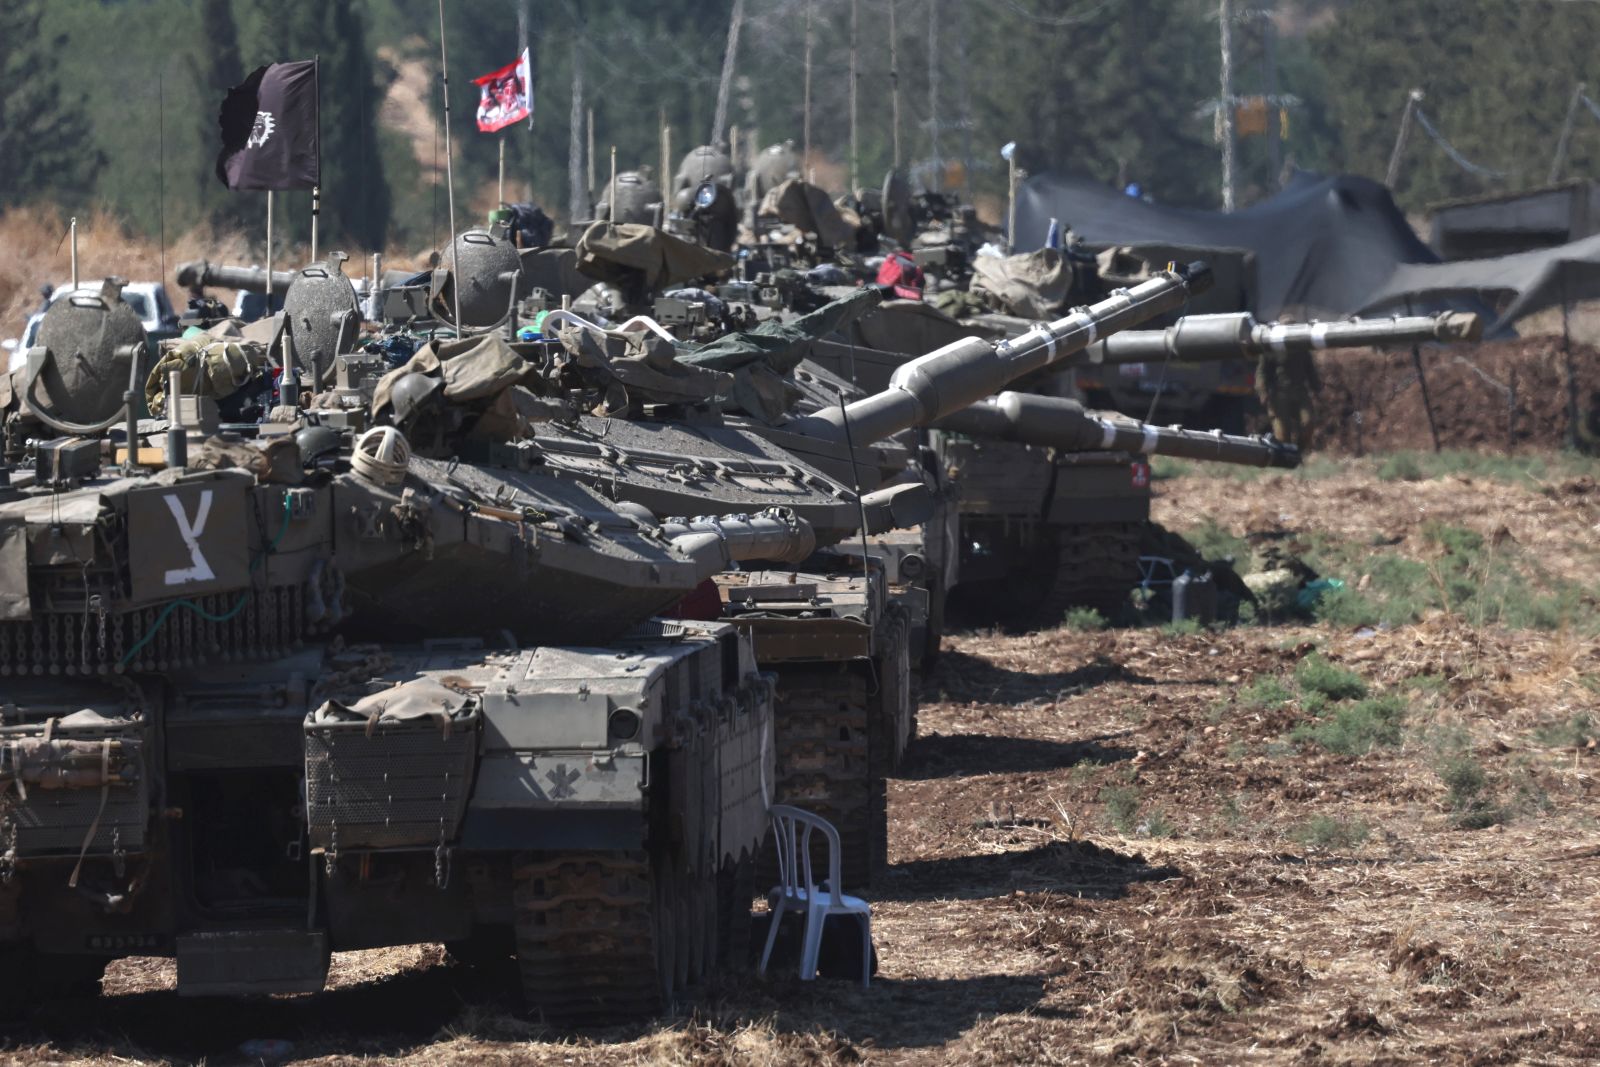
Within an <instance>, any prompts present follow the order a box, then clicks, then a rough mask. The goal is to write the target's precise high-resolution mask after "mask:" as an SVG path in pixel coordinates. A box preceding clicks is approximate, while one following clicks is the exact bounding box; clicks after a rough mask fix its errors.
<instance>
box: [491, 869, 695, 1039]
mask: <svg viewBox="0 0 1600 1067" xmlns="http://www.w3.org/2000/svg"><path fill="white" fill-rule="evenodd" d="M655 873H656V872H655V871H653V870H652V868H651V864H650V860H649V857H648V856H647V855H645V854H644V853H643V852H542V853H536V854H530V855H528V856H523V857H519V859H518V861H517V862H516V864H515V866H514V875H515V878H516V890H515V896H514V901H515V905H516V941H517V964H518V968H519V970H520V971H521V974H522V992H523V996H524V997H525V998H526V1000H527V1005H528V1008H529V1010H530V1011H533V1012H537V1013H539V1014H541V1015H543V1016H544V1017H545V1019H546V1020H548V1021H549V1022H551V1023H553V1024H555V1025H557V1026H599V1025H604V1024H607V1023H613V1022H622V1021H629V1020H634V1019H638V1018H641V1017H647V1016H650V1015H655V1014H658V1013H659V1012H660V1011H661V1010H662V1009H663V1008H664V1007H665V1006H666V1005H667V1004H669V1003H670V1002H671V997H672V992H673V980H672V979H673V974H674V971H675V968H676V963H675V962H674V960H673V954H672V949H671V944H670V940H668V939H670V937H671V930H672V925H673V924H672V921H671V919H670V918H664V917H670V916H671V915H672V910H671V907H670V905H669V904H668V902H667V901H666V900H664V899H663V895H664V894H665V888H664V885H660V884H659V883H664V882H665V879H658V878H656V877H655Z"/></svg>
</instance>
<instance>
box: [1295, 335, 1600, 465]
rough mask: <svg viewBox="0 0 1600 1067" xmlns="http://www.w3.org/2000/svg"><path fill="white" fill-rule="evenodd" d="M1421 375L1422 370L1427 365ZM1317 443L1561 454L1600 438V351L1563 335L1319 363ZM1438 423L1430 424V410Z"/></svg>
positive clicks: (1365, 449)
mask: <svg viewBox="0 0 1600 1067" xmlns="http://www.w3.org/2000/svg"><path fill="white" fill-rule="evenodd" d="M1419 362H1420V364H1421V372H1420V373H1419V372H1418V363H1419ZM1317 376H1318V378H1319V379H1320V380H1321V383H1322V389H1321V392H1320V393H1319V394H1318V395H1317V397H1316V418H1315V421H1314V425H1313V430H1312V443H1313V445H1314V446H1315V447H1316V448H1318V449H1320V450H1332V451H1339V452H1346V453H1351V454H1355V455H1364V454H1368V453H1372V452H1386V451H1393V450H1395V449H1407V448H1410V449H1424V448H1432V447H1433V444H1434V439H1433V433H1434V432H1437V434H1438V440H1439V444H1440V446H1441V447H1444V448H1488V449H1496V450H1498V449H1513V450H1515V449H1526V448H1560V447H1563V446H1564V445H1566V444H1568V442H1569V441H1570V440H1571V439H1572V438H1570V437H1569V434H1570V433H1571V432H1572V428H1573V427H1574V426H1575V427H1576V429H1577V433H1578V437H1579V439H1581V440H1583V441H1585V442H1593V441H1595V440H1596V439H1597V436H1600V349H1597V348H1595V347H1594V346H1593V345H1589V344H1583V343H1581V342H1579V341H1576V340H1572V341H1569V342H1563V340H1562V338H1561V337H1560V336H1559V335H1544V336H1530V337H1526V338H1523V339H1520V340H1516V341H1486V342H1483V343H1481V344H1470V345H1452V346H1447V347H1439V346H1429V347H1426V348H1424V349H1422V350H1421V353H1420V359H1419V360H1414V359H1413V358H1412V353H1411V350H1410V349H1385V350H1372V349H1363V350H1355V351H1348V350H1347V351H1343V352H1324V353H1321V354H1319V355H1318V357H1317ZM1430 410H1431V412H1432V417H1433V425H1432V428H1431V429H1430V426H1429V412H1430Z"/></svg>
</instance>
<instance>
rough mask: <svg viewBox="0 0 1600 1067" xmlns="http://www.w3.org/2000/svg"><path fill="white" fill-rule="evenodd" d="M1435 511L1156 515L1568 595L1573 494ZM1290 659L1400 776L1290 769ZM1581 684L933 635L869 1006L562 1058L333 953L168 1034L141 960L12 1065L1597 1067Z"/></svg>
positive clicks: (748, 994)
mask: <svg viewBox="0 0 1600 1067" xmlns="http://www.w3.org/2000/svg"><path fill="white" fill-rule="evenodd" d="M1459 481H1460V479H1446V480H1443V481H1441V482H1439V483H1402V482H1396V483H1379V482H1376V481H1374V480H1373V479H1372V478H1371V477H1370V474H1369V475H1368V476H1365V477H1363V475H1362V473H1361V471H1360V470H1356V471H1354V472H1353V473H1351V474H1349V475H1345V476H1340V477H1338V478H1331V479H1326V480H1320V481H1303V482H1302V481H1294V480H1291V479H1276V478H1264V479H1259V480H1255V481H1237V480H1232V479H1222V478H1217V479H1212V478H1206V477H1200V476H1196V475H1193V474H1190V475H1186V476H1184V477H1181V478H1178V479H1176V480H1174V481H1172V482H1168V483H1163V486H1162V492H1163V494H1164V496H1163V499H1161V500H1160V501H1158V518H1160V519H1162V520H1163V521H1164V522H1167V524H1168V525H1170V526H1173V527H1174V528H1176V529H1180V530H1181V529H1183V528H1184V527H1185V524H1186V522H1192V521H1195V520H1197V519H1198V517H1199V516H1200V515H1203V514H1211V515H1214V516H1215V517H1216V518H1217V520H1218V521H1219V522H1220V523H1221V524H1222V525H1223V526H1225V527H1228V528H1230V529H1232V530H1233V531H1234V532H1236V533H1243V532H1244V530H1245V528H1246V527H1248V526H1249V525H1250V524H1251V523H1252V522H1254V521H1257V520H1258V519H1261V517H1263V516H1265V517H1266V518H1267V519H1270V520H1272V521H1274V522H1278V523H1281V524H1292V525H1294V526H1296V527H1298V528H1303V529H1315V528H1324V529H1328V530H1331V531H1350V532H1351V533H1352V534H1355V533H1357V532H1359V531H1386V530H1399V531H1401V532H1404V531H1405V530H1406V529H1407V528H1408V527H1409V525H1410V524H1413V523H1416V522H1418V521H1420V518H1419V516H1420V515H1421V514H1423V513H1425V512H1426V509H1427V508H1429V507H1437V508H1445V507H1449V508H1450V509H1452V510H1451V513H1450V518H1451V521H1452V522H1456V523H1460V524H1462V525H1464V526H1468V527H1475V526H1483V527H1485V528H1493V527H1495V526H1498V525H1500V524H1507V523H1509V524H1510V525H1512V526H1514V527H1515V529H1514V530H1513V534H1514V536H1517V537H1519V538H1527V539H1528V541H1529V542H1534V541H1537V539H1538V538H1540V537H1542V538H1545V540H1544V541H1540V542H1538V543H1539V544H1540V547H1541V550H1548V552H1549V553H1550V554H1552V555H1561V554H1563V553H1566V554H1567V555H1568V556H1570V559H1571V560H1572V561H1574V562H1572V564H1571V566H1570V569H1569V570H1567V571H1566V572H1565V575H1566V580H1568V581H1571V582H1573V583H1579V584H1584V585H1587V586H1588V587H1589V588H1590V589H1591V590H1592V589H1593V585H1592V582H1593V580H1594V571H1593V569H1592V568H1591V567H1590V566H1589V565H1588V563H1587V562H1584V561H1592V554H1593V548H1592V547H1591V546H1592V542H1593V540H1594V524H1595V522H1596V520H1597V519H1600V515H1597V514H1596V513H1595V508H1596V505H1595V504H1594V503H1592V502H1589V501H1588V500H1587V497H1586V496H1585V499H1582V500H1577V501H1576V502H1569V503H1567V504H1563V505H1561V506H1560V507H1556V506H1555V505H1552V504H1551V502H1550V497H1549V494H1547V493H1544V492H1542V491H1541V490H1540V488H1539V487H1537V486H1525V485H1502V484H1499V483H1492V484H1490V483H1483V482H1478V483H1468V485H1467V486H1466V487H1463V486H1461V485H1458V484H1454V483H1457V482H1459ZM1580 495H1583V494H1580ZM1419 508H1420V509H1423V510H1422V511H1419ZM1508 516H1509V518H1508ZM1540 516H1542V518H1541V517H1540ZM1313 656H1316V657H1321V659H1324V660H1326V661H1327V662H1330V663H1332V664H1334V665H1337V666H1339V667H1342V668H1344V669H1346V670H1349V671H1353V672H1354V673H1355V674H1357V675H1359V676H1360V678H1361V679H1362V681H1363V683H1364V684H1365V686H1366V687H1367V688H1368V689H1369V690H1370V691H1371V692H1372V693H1374V694H1376V695H1380V696H1381V695H1389V696H1392V697H1394V698H1395V699H1396V700H1397V701H1398V702H1399V704H1400V706H1401V707H1403V708H1404V721H1403V728H1402V729H1401V730H1400V732H1399V734H1398V744H1394V745H1387V744H1380V745H1378V746H1377V747H1375V748H1373V749H1372V750H1371V751H1369V752H1365V753H1364V754H1359V755H1350V754H1340V753H1338V752H1335V751H1330V750H1329V749H1327V748H1325V747H1323V746H1321V745H1319V744H1317V743H1315V742H1313V741H1309V740H1306V739H1305V738H1304V737H1302V738H1301V739H1299V740H1296V739H1295V738H1294V737H1292V736H1291V735H1292V734H1293V733H1294V731H1295V729H1296V727H1297V726H1303V725H1304V724H1306V723H1309V722H1312V721H1313V717H1314V714H1315V712H1316V710H1317V709H1316V707H1315V701H1314V697H1313V696H1312V695H1311V691H1310V690H1309V689H1308V688H1307V687H1306V686H1305V685H1304V684H1302V683H1301V682H1299V681H1297V672H1301V673H1302V675H1303V672H1305V671H1307V670H1308V668H1306V667H1305V666H1304V664H1305V663H1306V662H1308V660H1309V658H1310V657H1313ZM1313 662H1316V661H1313ZM1269 678H1271V679H1277V680H1278V681H1279V682H1280V683H1281V685H1282V688H1281V690H1279V691H1277V693H1276V695H1273V692H1272V691H1271V687H1270V686H1268V685H1267V684H1266V683H1265V682H1264V681H1263V679H1269ZM1597 680H1600V642H1597V641H1596V639H1594V638H1593V637H1591V636H1588V635H1587V633H1586V632H1579V630H1578V629H1577V628H1572V629H1567V630H1553V631H1531V630H1530V631H1513V630H1506V629H1500V628H1495V627H1488V628H1482V627H1474V626H1472V625H1470V624H1469V622H1468V621H1466V620H1462V619H1459V618H1455V617H1452V616H1450V615H1448V614H1435V615H1434V616H1433V617H1430V618H1428V619H1427V620H1426V621H1424V622H1421V623H1418V624H1415V625H1410V626H1405V627H1400V628H1397V629H1389V630H1378V631H1376V632H1374V631H1371V630H1361V631H1354V632H1351V631H1342V630H1338V629H1335V628H1333V627H1330V626H1327V625H1311V624H1302V625H1295V626H1291V627H1281V626H1280V627H1270V628H1269V627H1263V626H1243V627H1238V628H1235V629H1231V630H1223V631H1216V632H1199V633H1171V632H1165V631H1162V630H1156V629H1143V630H1117V631H1105V632H1090V633H1080V632H1074V631H1071V630H1066V629H1060V630H1051V631H1043V632H1035V633H1027V634H1020V635H1018V634H1011V635H1005V634H1000V633H988V632H968V633H963V634H958V635H955V636H954V637H952V638H950V639H949V640H948V641H947V644H946V653H945V656H944V657H943V659H942V661H941V663H940V665H939V667H938V668H937V670H936V671H935V672H934V673H933V674H932V675H931V676H930V677H929V678H928V679H927V680H926V684H925V693H924V704H923V707H922V712H921V730H922V736H921V737H920V739H919V740H918V741H917V742H916V744H915V746H914V749H913V753H912V756H911V758H910V761H909V764H908V766H907V767H906V768H905V769H904V770H903V772H902V773H901V774H900V775H899V776H898V777H897V778H896V779H895V780H893V781H892V782H891V783H890V794H889V805H890V808H889V811H890V819H891V845H890V851H891V868H890V870H889V873H888V874H887V876H886V877H885V878H884V879H883V883H882V886H881V888H879V889H876V890H875V891H874V892H873V893H872V894H871V898H872V902H873V907H874V924H875V930H876V934H877V943H878V951H879V953H880V958H881V972H880V974H879V975H878V977H877V978H876V979H875V981H874V982H873V985H872V987H871V989H870V990H866V991H863V990H861V989H860V988H859V987H857V986H855V985H853V984H851V983H848V982H842V981H818V982H815V983H807V984H801V983H799V982H797V981H795V980H793V979H791V978H789V977H787V976H780V977H771V978H769V979H767V980H764V981H763V980H757V979H755V978H753V977H751V976H748V975H746V976H739V977H737V978H735V979H733V980H726V981H724V982H722V983H721V984H719V985H717V986H714V987H712V988H709V989H706V990H704V991H703V992H702V993H701V995H700V996H699V997H698V998H697V999H695V1000H694V1001H692V1002H691V1003H688V1004H686V1005H685V1006H684V1007H683V1008H682V1009H681V1011H680V1013H679V1014H678V1015H677V1016H676V1017H674V1018H670V1019H665V1020H661V1021H658V1022H656V1023H653V1024H650V1025H646V1026H641V1027H638V1028H633V1029H625V1030H615V1031H606V1032H602V1033H591V1034H582V1035H564V1034H559V1033H554V1032H550V1031H547V1030H546V1029H544V1028H543V1027H541V1026H540V1025H539V1024H537V1023H534V1022H529V1021H526V1020H523V1019H520V1018H518V1017H517V1016H516V1015H515V1014H513V1012H512V1011H511V1010H510V1007H509V1004H508V1001H507V999H506V998H505V997H504V995H503V994H502V993H500V992H498V991H497V990H496V989H494V988H493V987H492V986H490V985H488V984H486V983H485V982H484V981H483V980H481V979H477V978H474V977H473V976H472V975H471V974H470V973H469V972H466V971H464V970H463V969H461V968H458V967H456V966H454V965H453V964H451V963H450V962H448V961H447V960H446V959H445V957H444V956H443V953H442V951H441V950H440V949H438V948H437V947H432V946H423V947H418V948H410V949H400V950H390V951H386V952H375V953H356V954H350V955H346V956H340V957H338V958H337V959H336V961H335V974H334V978H333V981H332V983H331V986H332V988H331V989H330V990H329V991H328V992H326V993H323V994H320V995H317V996H311V997H293V998H280V999H273V1000H268V1001H260V1002H254V1003H223V1004H211V1003H194V1002H190V1001H180V1000H178V999H177V997H176V996H175V995H174V993H173V992H172V991H171V988H172V971H171V968H170V966H169V965H168V964H166V963H164V962H162V961H155V960H132V961H124V962H122V963H119V964H117V965H116V966H115V967H114V968H113V970H112V971H111V973H110V974H108V976H107V978H106V981H105V991H104V994H103V995H102V996H101V997H100V998H99V999H98V1000H96V1001H92V1002H89V1001H86V1002H81V1003H76V1004H68V1005H62V1006H59V1007H57V1008H55V1009H53V1010H52V1011H51V1012H50V1013H47V1014H46V1015H45V1016H43V1017H42V1018H41V1019H40V1020H39V1021H38V1023H36V1024H35V1025H34V1026H33V1027H31V1028H30V1029H28V1030H26V1031H22V1032H18V1033H15V1034H13V1035H11V1045H10V1048H11V1050H12V1055H13V1056H14V1057H15V1058H16V1059H18V1060H22V1061H31V1062H63V1061H67V1060H71V1059H76V1058H84V1059H88V1060H92V1061H96V1062H100V1063H110V1062H113V1061H115V1062H119V1063H127V1062H136V1061H146V1060H161V1059H180V1060H197V1059H202V1058H203V1059H205V1060H206V1061H207V1062H211V1063H227V1062H240V1061H244V1060H245V1059H246V1056H245V1055H244V1054H243V1053H241V1052H240V1051H239V1048H240V1045H241V1043H242V1042H245V1041H247V1040H250V1039H261V1038H281V1039H284V1040H287V1041H289V1042H292V1047H291V1049H290V1052H289V1058H290V1059H293V1060H297V1061H304V1062H317V1063H338V1062H352V1061H355V1060H358V1059H360V1060H362V1061H364V1062H365V1061H383V1062H387V1061H391V1060H394V1061H404V1062H416V1063H422V1062H427V1063H463V1064H464V1063H523V1062H549V1063H561V1064H590V1063H607V1064H610V1063H684V1064H687V1063H753V1064H777V1063H807V1064H819V1063H852V1062H870V1063H886V1064H900V1063H907V1064H911V1063H917V1064H923V1063H926V1064H932V1063H946V1062H962V1063H993V1064H1024V1063H1026V1064H1036V1063H1109V1062H1131V1063H1163V1064H1168V1063H1170V1064H1179V1063H1184V1064H1196V1063H1200V1064H1231V1063H1296V1064H1301V1063H1305V1064H1315V1063H1362V1064H1368V1063H1418V1064H1422V1063H1429V1064H1432V1063H1450V1064H1491V1063H1542V1064H1580V1063H1591V1062H1594V1061H1595V1060H1596V1059H1600V963H1597V956H1596V953H1595V948H1594V946H1595V936H1596V931H1597V919H1596V915H1597V910H1596V909H1597V907H1600V821H1597V816H1600V804H1597V802H1596V792H1597V785H1596V780H1595V775H1596V768H1597V767H1600V763H1597V760H1596V755H1595V749H1594V748H1593V745H1594V742H1593V740H1591V737H1592V736H1593V729H1591V728H1590V727H1589V725H1588V721H1587V719H1585V718H1583V716H1585V715H1586V714H1588V709H1590V707H1591V706H1592V705H1593V703H1594V688H1593V686H1594V685H1595V684H1596V682H1597ZM1325 714H1326V713H1325ZM1468 766H1470V767H1473V768H1476V769H1477V772H1478V775H1479V776H1478V777H1477V778H1474V777H1473V776H1472V775H1471V774H1469V773H1466V772H1463V771H1462V770H1461V768H1463V767H1468ZM1463 775H1465V777H1463ZM1447 779H1448V780H1450V781H1452V782H1454V783H1455V784H1456V785H1457V787H1458V788H1457V790H1456V792H1455V793H1454V794H1452V792H1451V789H1450V788H1449V787H1448V786H1447V784H1446V781H1447ZM1474 782H1476V785H1473V783H1474ZM1468 801H1470V803H1468ZM1469 827H1478V828H1469Z"/></svg>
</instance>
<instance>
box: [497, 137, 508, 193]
mask: <svg viewBox="0 0 1600 1067" xmlns="http://www.w3.org/2000/svg"><path fill="white" fill-rule="evenodd" d="M495 198H496V200H497V201H498V202H499V203H501V204H504V203H505V202H506V134H505V131H504V130H501V131H500V184H499V187H498V192H496V193H495Z"/></svg>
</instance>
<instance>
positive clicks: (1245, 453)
mask: <svg viewBox="0 0 1600 1067" xmlns="http://www.w3.org/2000/svg"><path fill="white" fill-rule="evenodd" d="M934 426H935V427H936V428H937V429H941V430H954V431H955V432H957V433H964V434H969V435H972V436H975V437H997V438H1000V439H1002V440H1007V441H1018V442H1021V443H1023V444H1029V445H1042V446H1044V447H1047V448H1054V449H1058V450H1060V451H1063V452H1095V451H1108V452H1134V453H1139V454H1143V455H1150V456H1177V457H1180V458H1182V459H1195V460H1208V461H1210V462H1213V463H1233V464H1238V465H1241V466H1249V467H1283V468H1294V467H1298V466H1299V465H1300V450H1299V449H1298V448H1296V447H1295V446H1294V445H1288V444H1284V443H1283V442H1281V441H1278V440H1276V439H1275V438H1273V437H1272V436H1270V435H1263V436H1260V437H1245V436H1237V435H1233V434H1225V433H1222V432H1220V431H1207V430H1186V429H1183V428H1182V427H1178V426H1152V425H1150V424H1148V423H1143V422H1133V421H1131V420H1126V419H1114V418H1108V417H1106V416H1104V415H1096V414H1093V413H1091V412H1088V411H1085V410H1084V408H1083V405H1082V404H1079V403H1078V402H1077V401H1076V400H1065V399H1062V398H1060V397H1053V396H1039V395H1037V394H1034V393H1013V392H1004V393H1001V394H999V395H998V396H996V397H993V398H992V399H989V400H983V401H979V402H978V403H976V404H973V405H972V406H971V407H968V408H966V409H965V410H963V411H959V412H957V413H956V414H954V415H951V416H948V417H946V418H943V419H940V420H939V421H938V422H936V423H935V424H934Z"/></svg>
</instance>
